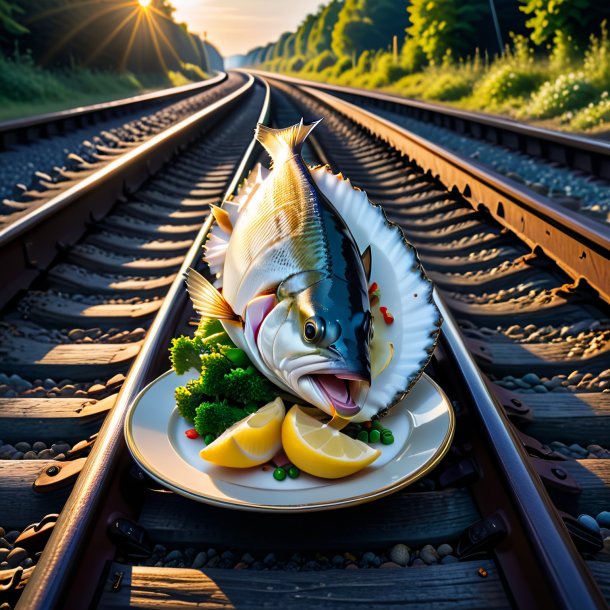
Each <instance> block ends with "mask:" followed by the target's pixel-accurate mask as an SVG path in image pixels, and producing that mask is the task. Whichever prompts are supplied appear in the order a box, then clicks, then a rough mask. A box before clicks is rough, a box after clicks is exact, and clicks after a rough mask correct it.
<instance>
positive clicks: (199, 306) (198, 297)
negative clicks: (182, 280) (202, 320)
mask: <svg viewBox="0 0 610 610" xmlns="http://www.w3.org/2000/svg"><path fill="white" fill-rule="evenodd" d="M186 289H187V290H188V293H189V296H190V297H191V301H193V305H194V307H195V310H196V311H197V313H199V314H200V315H202V316H204V317H206V318H216V319H217V320H224V321H226V322H238V321H239V316H238V315H237V314H236V313H235V312H234V311H233V309H232V307H231V306H230V305H229V303H228V302H227V300H226V299H225V298H224V297H223V296H222V294H221V293H220V292H218V290H217V289H216V288H214V286H212V284H210V282H208V280H206V279H205V278H204V277H203V275H201V274H200V273H198V272H197V271H195V270H194V269H189V270H188V271H187V275H186Z"/></svg>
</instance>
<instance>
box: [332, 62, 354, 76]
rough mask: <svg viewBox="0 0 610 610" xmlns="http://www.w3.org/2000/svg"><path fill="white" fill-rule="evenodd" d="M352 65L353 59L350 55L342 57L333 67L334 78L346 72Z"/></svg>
mask: <svg viewBox="0 0 610 610" xmlns="http://www.w3.org/2000/svg"><path fill="white" fill-rule="evenodd" d="M351 67H352V60H351V59H350V58H349V57H341V58H339V59H338V60H337V63H335V65H334V66H333V67H332V68H331V74H332V76H333V77H334V78H338V77H339V76H341V75H342V74H343V73H344V72H346V71H347V70H349V69H350V68H351Z"/></svg>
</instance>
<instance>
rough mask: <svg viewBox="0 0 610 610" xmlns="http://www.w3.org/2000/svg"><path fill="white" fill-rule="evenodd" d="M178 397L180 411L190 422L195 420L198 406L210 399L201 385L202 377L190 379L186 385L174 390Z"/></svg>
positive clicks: (177, 404) (177, 403) (175, 395)
mask: <svg viewBox="0 0 610 610" xmlns="http://www.w3.org/2000/svg"><path fill="white" fill-rule="evenodd" d="M174 397H175V398H176V406H177V407H178V412H179V413H180V415H182V417H184V419H187V420H188V421H190V422H194V421H195V412H196V411H197V407H198V406H199V405H200V404H201V403H202V402H203V401H205V400H208V399H209V396H208V395H206V393H205V392H204V391H203V389H202V387H201V379H194V380H192V381H188V382H187V384H186V386H179V387H177V388H176V391H175V392H174Z"/></svg>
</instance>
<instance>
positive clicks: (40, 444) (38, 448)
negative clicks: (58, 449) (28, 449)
mask: <svg viewBox="0 0 610 610" xmlns="http://www.w3.org/2000/svg"><path fill="white" fill-rule="evenodd" d="M46 448H47V445H46V443H43V442H42V441H36V442H35V443H34V444H33V445H32V449H33V450H34V451H36V452H38V451H42V450H43V449H46Z"/></svg>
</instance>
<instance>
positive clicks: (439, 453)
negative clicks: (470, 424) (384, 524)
mask: <svg viewBox="0 0 610 610" xmlns="http://www.w3.org/2000/svg"><path fill="white" fill-rule="evenodd" d="M172 373H173V371H172V370H171V369H170V370H169V371H166V372H165V373H163V374H162V375H159V377H157V378H155V379H154V380H153V381H151V382H150V383H149V384H148V385H146V387H144V388H143V389H142V390H141V391H140V392H139V393H138V395H137V396H136V398H135V399H134V401H133V403H132V405H131V406H130V407H129V411H128V413H127V417H126V418H125V426H124V434H125V440H126V443H127V448H128V449H129V452H130V453H131V455H132V456H133V458H134V459H135V460H136V462H138V465H139V466H140V467H141V468H142V469H143V470H144V471H145V472H146V474H148V475H149V476H150V477H151V478H152V479H154V480H155V481H157V483H160V484H161V485H163V486H164V487H167V488H168V489H171V490H172V491H174V492H176V493H177V494H179V495H181V496H184V497H186V498H189V499H191V500H195V501H198V502H203V503H205V504H210V505H212V506H218V507H221V508H232V509H234V510H245V511H251V512H263V513H278V512H279V513H293V512H295V511H306V512H314V511H324V510H333V509H338V508H345V507H348V506H357V505H359V504H364V503H366V502H371V501H373V500H377V499H379V498H384V497H386V496H388V495H390V494H393V493H395V492H397V491H400V490H401V489H404V488H405V487H407V486H408V485H410V484H411V483H413V482H414V481H416V480H417V479H419V478H421V477H423V476H425V475H426V474H427V473H428V472H430V471H431V470H433V469H434V468H435V467H436V466H437V465H438V464H439V462H440V461H441V460H442V459H443V458H444V457H445V455H446V453H447V451H448V450H449V447H450V446H451V441H452V440H453V435H454V433H455V413H454V412H453V407H452V405H451V402H450V400H449V398H448V397H447V395H446V394H445V392H444V391H443V390H442V388H441V387H440V386H439V385H438V383H436V381H434V380H433V379H432V378H431V377H430V376H429V375H427V374H426V373H423V374H422V375H421V377H420V379H421V378H424V377H425V378H426V379H427V380H428V381H429V382H430V384H431V385H432V386H433V387H434V388H435V389H436V391H437V392H438V393H439V394H440V395H441V396H442V397H443V399H444V402H445V403H446V405H447V414H448V416H449V425H448V426H447V432H446V433H445V437H444V438H443V440H442V442H441V443H440V445H439V446H438V449H437V450H436V452H435V454H434V456H433V457H432V458H431V459H430V460H429V461H427V462H426V463H425V464H424V465H423V466H421V467H420V468H418V469H417V470H415V471H414V472H412V473H411V474H409V475H408V476H407V477H405V478H404V479H401V480H399V481H397V482H396V483H393V484H391V485H387V486H386V487H382V488H380V489H378V490H377V491H375V492H372V493H368V492H367V493H365V494H358V495H356V496H351V497H348V498H341V499H340V500H334V501H330V502H322V503H320V502H311V503H306V504H291V505H283V506H276V505H273V504H255V503H252V502H240V501H237V500H236V501H234V502H229V501H224V500H219V499H217V498H212V497H210V496H207V495H202V494H196V493H192V492H190V491H187V490H185V489H184V488H182V487H179V486H177V485H173V484H172V483H171V482H169V481H168V480H167V479H166V478H164V476H163V475H162V474H161V473H160V472H158V471H157V469H156V468H154V467H153V466H151V465H150V464H149V463H148V461H147V459H146V458H145V456H144V455H142V453H141V451H140V450H139V449H138V447H137V444H136V442H135V439H134V438H133V434H132V430H131V423H132V419H133V414H134V412H135V410H136V408H137V406H138V403H139V402H140V400H141V399H142V398H143V396H144V394H145V392H146V391H147V390H148V388H149V387H150V386H152V385H153V384H154V383H156V382H157V381H159V380H160V379H162V378H163V377H166V376H167V375H170V374H172ZM413 387H415V386H413Z"/></svg>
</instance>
